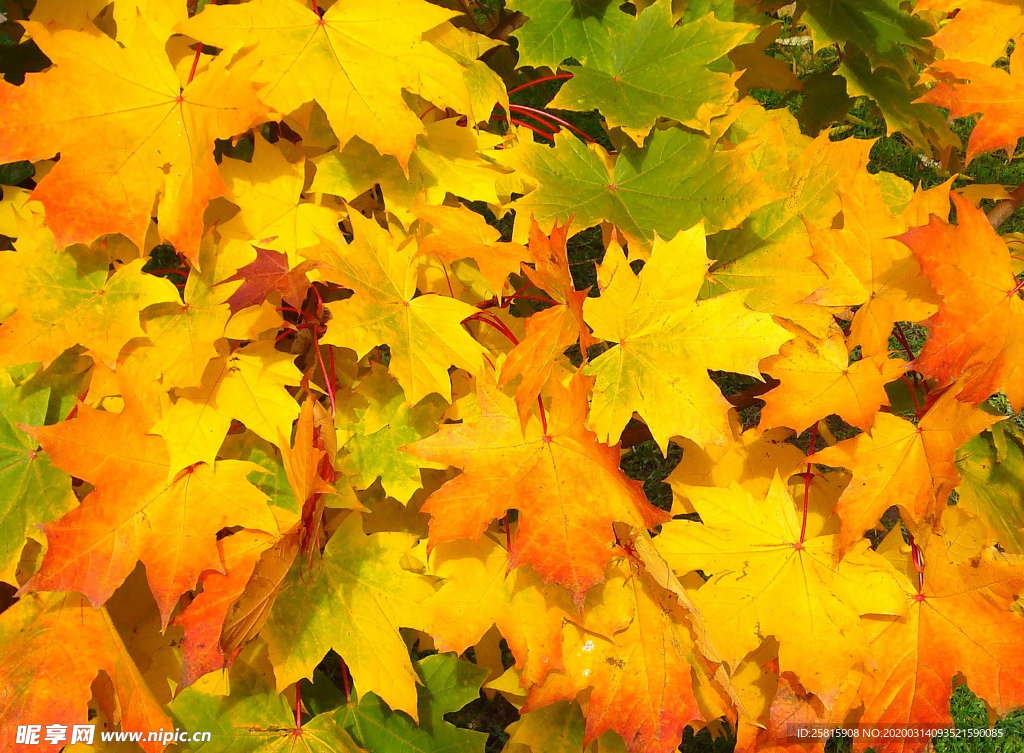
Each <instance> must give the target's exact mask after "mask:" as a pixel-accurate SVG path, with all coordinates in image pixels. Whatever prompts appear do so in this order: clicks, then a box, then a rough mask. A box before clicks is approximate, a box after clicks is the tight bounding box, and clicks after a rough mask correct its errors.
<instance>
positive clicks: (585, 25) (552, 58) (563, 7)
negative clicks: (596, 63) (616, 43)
mask: <svg viewBox="0 0 1024 753" xmlns="http://www.w3.org/2000/svg"><path fill="white" fill-rule="evenodd" d="M506 5H507V6H508V7H509V8H512V9H513V10H518V11H520V12H522V13H524V14H526V15H527V16H529V19H528V20H527V21H526V23H524V24H523V25H522V27H521V28H520V29H518V30H517V31H516V32H515V37H516V39H517V40H518V42H519V46H518V49H517V52H518V53H519V65H520V66H532V67H534V68H544V67H547V68H557V67H558V65H559V63H561V62H562V61H564V60H567V59H568V58H574V59H576V60H578V61H580V62H581V63H587V62H588V61H590V60H592V59H598V58H601V57H604V56H606V55H607V54H608V53H609V48H610V47H611V44H612V36H611V35H612V34H613V33H614V32H615V31H625V30H626V29H628V28H629V16H628V15H626V14H625V13H622V12H621V11H620V10H619V9H618V7H617V6H616V5H615V4H614V3H610V2H607V0H509V1H508V2H507V3H506Z"/></svg>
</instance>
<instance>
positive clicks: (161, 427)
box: [153, 342, 301, 474]
mask: <svg viewBox="0 0 1024 753" xmlns="http://www.w3.org/2000/svg"><path fill="white" fill-rule="evenodd" d="M300 378H301V374H300V372H299V370H298V369H297V368H295V364H294V356H292V355H291V354H289V353H282V352H280V351H278V350H275V349H274V344H273V343H272V342H262V343H251V344H249V345H247V346H245V347H242V348H238V349H237V350H236V351H235V352H234V353H231V354H229V355H227V356H222V357H221V358H218V359H216V360H214V361H211V362H210V364H209V365H208V366H207V369H206V373H205V374H204V375H203V384H202V385H201V386H200V387H194V388H188V389H183V390H180V391H179V394H178V399H177V400H176V401H175V403H174V405H172V406H171V407H170V408H169V409H168V410H166V411H165V412H164V415H163V417H162V418H161V419H160V420H159V421H157V422H156V425H155V426H154V427H153V433H154V434H159V435H160V436H162V437H163V438H164V439H165V440H166V442H167V451H168V452H169V453H170V472H171V473H172V474H174V473H177V472H178V471H179V470H181V469H183V468H186V467H187V466H190V465H192V464H193V463H198V462H203V463H206V464H212V463H213V462H214V459H215V458H216V456H217V451H218V450H219V449H220V446H221V444H222V443H223V442H224V437H225V435H226V434H227V432H228V429H229V428H230V426H231V421H232V420H236V421H240V422H241V423H243V424H245V426H246V428H248V429H250V430H251V431H253V432H254V433H255V434H257V435H259V436H260V437H262V438H263V439H265V440H267V441H268V442H278V441H280V437H281V436H290V434H291V426H292V423H293V422H294V421H295V419H296V418H298V415H299V405H298V403H296V402H295V398H294V397H292V395H291V393H289V392H288V390H287V389H286V387H288V386H291V385H295V384H298V383H299V380H300Z"/></svg>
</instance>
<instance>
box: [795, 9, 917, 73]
mask: <svg viewBox="0 0 1024 753" xmlns="http://www.w3.org/2000/svg"><path fill="white" fill-rule="evenodd" d="M902 4H903V3H902V2H901V0H805V3H804V5H805V10H804V14H803V16H801V18H802V19H803V21H804V23H806V24H807V27H808V28H809V29H810V30H811V36H812V37H813V39H814V46H815V47H827V46H828V45H830V44H836V43H838V44H839V45H840V46H845V45H846V43H847V42H851V41H852V42H854V43H856V44H857V45H858V46H860V47H861V48H862V49H863V50H864V51H865V52H866V53H867V56H868V58H869V59H870V60H871V66H872V67H875V66H878V65H885V66H888V67H891V68H896V69H897V70H902V71H904V72H907V73H911V72H913V66H912V64H911V62H910V59H909V58H908V57H907V53H906V50H905V49H903V48H904V47H910V48H912V49H915V50H924V49H927V47H928V43H927V42H926V41H925V37H926V36H928V35H930V34H934V33H935V29H933V28H932V26H931V24H929V23H928V22H927V21H925V20H924V19H923V18H921V17H920V16H916V15H914V14H912V13H908V12H907V11H905V10H903V8H902V7H901V6H902Z"/></svg>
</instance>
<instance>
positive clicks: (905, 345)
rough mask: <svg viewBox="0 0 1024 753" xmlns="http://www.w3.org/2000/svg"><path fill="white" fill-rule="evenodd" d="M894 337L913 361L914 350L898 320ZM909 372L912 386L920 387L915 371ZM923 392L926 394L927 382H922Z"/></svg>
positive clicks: (915, 403)
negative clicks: (912, 381) (912, 380)
mask: <svg viewBox="0 0 1024 753" xmlns="http://www.w3.org/2000/svg"><path fill="white" fill-rule="evenodd" d="M896 339H897V340H899V341H900V345H902V346H903V350H905V351H906V352H907V360H909V361H913V360H914V351H913V350H911V349H910V342H908V340H907V335H906V333H905V332H904V331H903V325H902V324H900V323H899V322H896ZM911 374H912V375H913V377H914V387H915V388H917V387H920V386H921V385H920V381H919V380H918V376H917V372H916V371H913V372H911ZM911 393H913V390H911ZM924 394H926V395H927V394H928V382H925V383H924ZM914 405H917V397H916V395H915V399H914Z"/></svg>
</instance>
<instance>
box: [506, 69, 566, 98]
mask: <svg viewBox="0 0 1024 753" xmlns="http://www.w3.org/2000/svg"><path fill="white" fill-rule="evenodd" d="M570 78H572V74H571V73H556V74H555V75H553V76H541V77H540V78H535V79H533V80H532V81H527V82H526V83H525V84H519V86H514V87H512V88H511V89H509V90H508V96H510V97H511V96H512V95H513V94H518V93H519V92H521V91H522V90H523V89H529V88H530V87H531V86H538V85H539V84H545V83H547V82H548V81H565V80H567V79H570Z"/></svg>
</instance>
